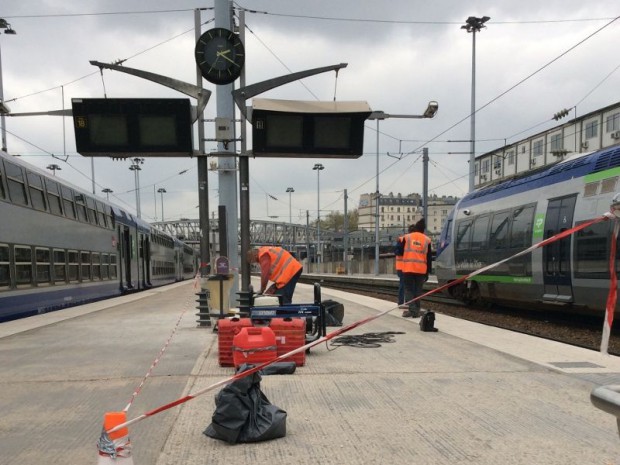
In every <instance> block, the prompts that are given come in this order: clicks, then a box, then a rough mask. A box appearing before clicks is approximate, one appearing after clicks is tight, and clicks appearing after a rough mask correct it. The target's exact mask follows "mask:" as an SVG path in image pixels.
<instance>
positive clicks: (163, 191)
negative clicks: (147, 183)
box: [157, 187, 167, 223]
mask: <svg viewBox="0 0 620 465" xmlns="http://www.w3.org/2000/svg"><path fill="white" fill-rule="evenodd" d="M157 192H158V193H160V194H161V222H162V223H163V222H164V194H165V193H166V192H167V191H166V189H165V188H163V187H160V188H159V189H157Z"/></svg>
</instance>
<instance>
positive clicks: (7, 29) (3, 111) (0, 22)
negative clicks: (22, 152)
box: [0, 18, 56, 174]
mask: <svg viewBox="0 0 620 465" xmlns="http://www.w3.org/2000/svg"><path fill="white" fill-rule="evenodd" d="M0 29H4V33H5V34H17V32H15V29H13V28H12V27H11V25H10V24H9V23H7V22H6V19H4V18H0ZM9 111H10V110H9V107H7V106H6V105H5V103H4V90H3V88H2V51H0V123H1V124H0V125H1V126H2V151H3V152H7V147H6V120H5V116H6V115H7V114H8V113H9ZM54 174H56V173H54Z"/></svg>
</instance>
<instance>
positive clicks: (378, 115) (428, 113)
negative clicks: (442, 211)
mask: <svg viewBox="0 0 620 465" xmlns="http://www.w3.org/2000/svg"><path fill="white" fill-rule="evenodd" d="M438 110H439V104H438V103H437V102H436V101H434V100H431V101H430V102H428V106H427V107H426V110H424V113H422V114H421V115H391V114H387V113H385V112H383V111H373V112H372V113H371V114H370V116H369V117H368V119H375V120H377V190H376V192H375V267H374V272H375V275H378V274H379V197H380V194H379V121H381V120H383V119H388V118H409V119H422V118H433V117H434V116H435V115H436V114H437V111H438Z"/></svg>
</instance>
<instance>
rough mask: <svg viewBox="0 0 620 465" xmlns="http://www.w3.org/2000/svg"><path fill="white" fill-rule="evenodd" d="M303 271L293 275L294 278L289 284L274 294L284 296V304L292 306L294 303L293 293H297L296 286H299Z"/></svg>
mask: <svg viewBox="0 0 620 465" xmlns="http://www.w3.org/2000/svg"><path fill="white" fill-rule="evenodd" d="M302 271H303V269H300V270H299V271H298V272H297V273H295V274H294V275H293V277H292V278H291V280H290V281H289V282H288V283H286V284H285V285H284V286H282V287H280V288H278V289H276V292H274V294H275V295H281V296H282V303H283V304H290V303H292V302H293V293H294V292H295V286H296V285H297V281H298V280H299V277H300V276H301V272H302Z"/></svg>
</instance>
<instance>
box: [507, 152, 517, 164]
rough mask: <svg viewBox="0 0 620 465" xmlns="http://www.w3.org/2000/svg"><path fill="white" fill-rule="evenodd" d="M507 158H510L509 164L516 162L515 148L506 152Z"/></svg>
mask: <svg viewBox="0 0 620 465" xmlns="http://www.w3.org/2000/svg"><path fill="white" fill-rule="evenodd" d="M506 158H507V160H508V164H509V165H511V166H512V165H514V164H515V152H514V150H510V151H509V152H506Z"/></svg>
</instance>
